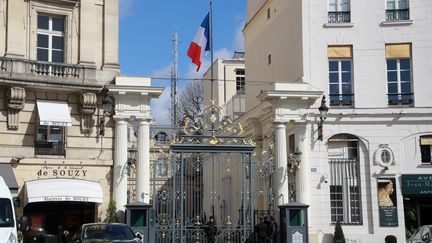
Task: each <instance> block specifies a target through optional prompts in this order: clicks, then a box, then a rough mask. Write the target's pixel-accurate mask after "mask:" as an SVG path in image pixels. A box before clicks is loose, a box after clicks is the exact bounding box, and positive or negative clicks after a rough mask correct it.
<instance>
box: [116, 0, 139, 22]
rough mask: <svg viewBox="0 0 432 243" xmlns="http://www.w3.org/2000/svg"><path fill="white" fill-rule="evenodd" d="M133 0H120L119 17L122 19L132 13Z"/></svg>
mask: <svg viewBox="0 0 432 243" xmlns="http://www.w3.org/2000/svg"><path fill="white" fill-rule="evenodd" d="M134 1H135V0H120V2H119V5H120V18H122V19H124V18H126V17H127V16H130V15H131V14H132V13H133V8H132V5H133V2H134Z"/></svg>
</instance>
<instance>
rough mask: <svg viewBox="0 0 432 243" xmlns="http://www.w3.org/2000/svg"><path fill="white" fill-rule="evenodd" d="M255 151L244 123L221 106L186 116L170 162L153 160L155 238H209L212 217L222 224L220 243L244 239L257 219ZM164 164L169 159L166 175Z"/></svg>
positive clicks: (172, 239) (220, 227) (194, 240)
mask: <svg viewBox="0 0 432 243" xmlns="http://www.w3.org/2000/svg"><path fill="white" fill-rule="evenodd" d="M253 150H254V144H253V143H252V142H251V141H248V140H246V139H245V137H244V136H243V129H242V128H241V126H240V125H234V124H232V123H231V121H230V120H229V118H228V117H225V116H222V111H221V109H220V108H219V107H217V106H213V105H212V106H207V107H205V108H204V110H203V112H202V113H201V114H200V116H199V117H198V118H197V119H196V120H194V121H191V120H186V121H185V126H184V127H183V131H182V134H181V135H180V136H179V138H178V140H177V141H175V143H173V144H172V145H171V151H170V160H169V161H168V163H167V161H166V160H155V161H154V164H153V190H152V191H153V195H152V202H153V211H152V218H153V220H152V225H151V228H152V229H153V230H152V234H153V237H154V239H155V241H154V242H157V243H165V242H194V243H195V242H207V235H206V222H207V221H208V219H209V217H210V216H213V217H214V218H215V221H216V224H217V227H218V234H217V235H216V241H217V242H233V243H234V242H244V241H245V240H246V239H247V238H248V237H249V236H250V235H251V233H252V231H253V226H254V221H255V219H254V200H253V199H254V195H253V193H254V190H253V188H254V178H253V177H254V176H253V175H254V162H253V159H252V153H253ZM160 163H165V164H164V165H165V169H164V171H165V172H166V173H165V174H164V175H163V176H158V174H160V173H158V171H157V170H158V168H161V167H163V166H164V165H162V164H160Z"/></svg>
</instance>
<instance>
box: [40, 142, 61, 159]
mask: <svg viewBox="0 0 432 243" xmlns="http://www.w3.org/2000/svg"><path fill="white" fill-rule="evenodd" d="M35 154H36V155H62V156H64V155H66V149H65V144H64V143H63V142H47V141H36V142H35Z"/></svg>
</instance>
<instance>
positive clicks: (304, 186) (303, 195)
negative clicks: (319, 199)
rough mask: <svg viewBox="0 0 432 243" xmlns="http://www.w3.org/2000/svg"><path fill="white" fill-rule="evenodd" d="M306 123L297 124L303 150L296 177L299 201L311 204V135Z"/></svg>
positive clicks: (298, 143) (297, 141)
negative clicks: (309, 153)
mask: <svg viewBox="0 0 432 243" xmlns="http://www.w3.org/2000/svg"><path fill="white" fill-rule="evenodd" d="M306 128H307V127H306V124H305V123H297V124H296V133H295V134H296V143H297V146H298V148H299V150H300V151H301V152H302V154H301V157H300V169H299V171H298V175H297V178H296V191H297V201H298V202H301V203H304V204H308V205H310V200H309V194H310V191H309V185H310V183H309V181H310V175H309V173H310V168H309V161H308V147H309V135H308V130H307V129H306Z"/></svg>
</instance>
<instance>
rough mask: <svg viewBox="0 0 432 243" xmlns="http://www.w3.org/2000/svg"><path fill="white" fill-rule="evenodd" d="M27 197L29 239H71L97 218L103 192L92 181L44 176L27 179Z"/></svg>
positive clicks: (25, 209)
mask: <svg viewBox="0 0 432 243" xmlns="http://www.w3.org/2000/svg"><path fill="white" fill-rule="evenodd" d="M25 200H26V206H25V207H24V215H25V216H27V217H28V218H29V228H28V231H27V232H26V234H25V237H24V238H25V242H35V239H36V242H39V240H40V241H41V242H68V240H69V239H70V237H72V235H73V234H74V233H75V232H76V230H77V229H78V228H79V227H80V226H81V225H82V224H83V223H90V222H95V221H96V220H97V204H99V203H102V202H103V193H102V188H101V186H100V184H99V183H96V182H92V181H86V180H79V179H44V180H35V181H29V182H26V183H25Z"/></svg>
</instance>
